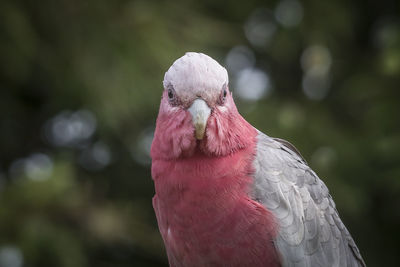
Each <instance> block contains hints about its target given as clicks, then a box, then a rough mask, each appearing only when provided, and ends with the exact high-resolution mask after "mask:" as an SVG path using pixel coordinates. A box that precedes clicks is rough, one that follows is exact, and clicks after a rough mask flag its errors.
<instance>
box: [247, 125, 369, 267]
mask: <svg viewBox="0 0 400 267" xmlns="http://www.w3.org/2000/svg"><path fill="white" fill-rule="evenodd" d="M253 167H254V175H253V176H254V184H253V187H252V193H251V194H252V198H253V199H254V200H256V201H258V202H259V203H261V204H262V205H264V206H265V207H266V208H267V209H268V210H269V211H271V212H272V214H274V216H275V218H276V220H277V223H278V225H279V234H278V237H277V239H276V246H277V249H278V250H279V252H280V253H281V255H282V258H283V259H282V260H283V262H284V266H287V265H288V266H292V265H293V266H294V265H296V266H330V265H332V266H363V265H364V262H363V260H362V258H361V255H360V253H359V251H358V248H357V246H356V245H355V243H354V241H353V239H352V237H351V236H350V233H349V232H348V231H347V229H346V227H345V226H344V224H343V222H342V221H341V219H340V217H339V214H338V212H337V210H336V206H335V203H334V201H333V199H332V197H331V196H330V194H329V190H328V188H327V187H326V185H325V184H324V182H323V181H322V180H321V179H319V177H318V176H317V175H316V174H315V172H314V171H313V170H312V169H311V168H310V167H309V166H308V164H307V162H306V161H305V160H304V158H303V157H302V156H301V154H300V152H299V151H298V150H297V149H296V148H295V147H294V146H293V145H292V144H291V143H289V142H288V141H285V140H283V139H278V138H271V137H269V136H267V135H265V134H263V133H261V132H259V131H258V136H257V147H256V156H255V159H254V162H253Z"/></svg>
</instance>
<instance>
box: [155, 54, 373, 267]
mask: <svg viewBox="0 0 400 267" xmlns="http://www.w3.org/2000/svg"><path fill="white" fill-rule="evenodd" d="M163 85H164V91H163V94H162V99H161V104H160V110H159V114H158V118H157V124H156V130H155V134H154V140H153V143H152V146H151V158H152V169H151V170H152V177H153V180H154V185H155V192H156V194H155V196H154V198H153V207H154V210H155V213H156V217H157V221H158V226H159V229H160V232H161V235H162V238H163V240H164V244H165V248H166V251H167V255H168V261H169V264H170V266H176V267H177V266H190V267H195V266H252V267H257V266H313V267H314V266H324V267H325V266H340V267H345V266H365V263H364V261H363V259H362V257H361V255H360V252H359V250H358V248H357V246H356V244H355V243H354V241H353V239H352V237H351V236H350V234H349V232H348V231H347V229H346V227H345V226H344V224H343V223H342V221H341V219H340V218H339V215H338V212H337V210H336V208H335V203H334V202H333V200H332V197H331V196H330V194H329V191H328V188H327V187H326V186H325V184H324V183H323V182H322V181H321V180H320V179H319V178H318V176H317V175H316V174H315V173H314V171H313V170H311V168H310V167H309V166H308V165H307V163H306V162H305V160H304V159H303V158H302V157H301V155H300V154H299V152H298V151H297V150H296V149H295V148H294V147H293V146H292V145H291V144H290V143H288V142H287V141H284V140H282V139H277V138H271V137H269V136H267V135H265V134H263V133H262V132H260V131H258V130H257V129H256V128H254V127H253V126H252V125H250V124H249V123H248V122H247V121H246V120H245V119H244V118H243V117H242V116H241V115H240V114H239V112H238V110H237V108H236V106H235V103H234V101H233V98H232V93H231V92H230V91H229V87H228V74H227V71H226V69H225V68H224V67H222V66H221V65H220V64H218V62H216V61H215V60H214V59H212V58H211V57H209V56H207V55H205V54H201V53H186V54H185V55H184V56H183V57H181V58H179V59H178V60H176V61H175V62H174V63H173V65H172V66H171V67H170V68H169V70H168V71H167V72H166V73H165V77H164V82H163Z"/></svg>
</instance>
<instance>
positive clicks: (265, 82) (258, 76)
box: [234, 68, 271, 101]
mask: <svg viewBox="0 0 400 267" xmlns="http://www.w3.org/2000/svg"><path fill="white" fill-rule="evenodd" d="M234 89H235V93H236V94H237V95H238V96H239V97H240V98H242V99H244V100H248V101H256V100H259V99H261V98H263V97H265V96H266V95H268V94H269V93H270V91H271V84H270V79H269V77H268V74H267V73H266V72H264V71H262V70H260V69H257V68H246V69H244V70H242V71H240V72H239V73H238V75H237V79H236V84H235V88H234Z"/></svg>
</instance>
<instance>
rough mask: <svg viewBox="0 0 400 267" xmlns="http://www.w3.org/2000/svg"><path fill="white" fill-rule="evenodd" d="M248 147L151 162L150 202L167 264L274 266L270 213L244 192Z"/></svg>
mask: <svg viewBox="0 0 400 267" xmlns="http://www.w3.org/2000/svg"><path fill="white" fill-rule="evenodd" d="M253 152H254V148H245V149H242V150H239V151H237V152H236V153H234V154H231V155H228V156H224V157H218V158H213V157H207V156H205V155H204V154H201V153H199V154H196V155H193V156H192V157H190V158H186V159H185V158H184V159H177V160H171V161H168V160H155V161H153V166H152V174H153V178H154V182H155V188H156V195H155V197H154V199H153V206H154V209H155V211H156V215H157V220H158V224H159V228H160V232H161V235H162V237H163V239H164V243H165V246H166V250H167V253H168V258H169V262H170V265H171V266H254V267H256V266H279V259H278V256H277V252H276V249H275V247H274V244H273V239H274V238H275V236H276V227H275V224H274V219H273V216H272V214H271V213H270V212H269V211H267V210H266V209H265V208H264V207H263V206H262V205H260V204H259V203H257V202H255V201H253V200H252V199H251V198H250V197H249V196H248V191H249V185H250V183H251V182H252V180H251V177H250V174H251V172H252V165H251V161H252V159H253V158H252V157H253V155H254V153H253Z"/></svg>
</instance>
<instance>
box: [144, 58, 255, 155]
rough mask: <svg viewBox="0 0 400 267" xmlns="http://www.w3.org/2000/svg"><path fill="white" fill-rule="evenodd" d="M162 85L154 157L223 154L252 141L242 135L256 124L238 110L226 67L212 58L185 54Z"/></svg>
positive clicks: (170, 69) (173, 65) (247, 132)
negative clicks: (250, 123)
mask: <svg viewBox="0 0 400 267" xmlns="http://www.w3.org/2000/svg"><path fill="white" fill-rule="evenodd" d="M163 86H164V91H163V94H162V99H161V104H160V110H159V114H158V117H157V124H156V131H155V136H154V140H153V144H152V149H151V156H152V158H153V159H154V158H179V157H187V156H191V155H193V154H194V153H196V152H199V153H203V154H205V155H208V156H213V155H214V156H224V155H227V154H229V153H232V152H234V151H236V150H238V149H240V148H243V147H245V146H246V144H247V143H248V142H249V140H246V136H244V135H246V134H250V132H251V131H254V129H253V128H252V127H251V126H250V125H249V124H248V123H247V122H246V121H245V120H244V119H243V118H242V117H241V116H240V115H239V113H238V111H237V108H236V106H235V103H234V101H233V98H232V93H231V92H230V91H229V81H228V73H227V71H226V69H225V68H224V67H222V66H221V65H220V64H219V63H218V62H217V61H215V60H214V59H212V58H211V57H209V56H207V55H205V54H202V53H193V52H191V53H186V54H185V55H184V56H183V57H181V58H179V59H177V60H176V61H175V62H174V63H173V64H172V66H171V67H170V68H169V69H168V71H167V72H166V73H165V77H164V82H163ZM249 136H250V135H247V137H249ZM250 139H251V138H250Z"/></svg>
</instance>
